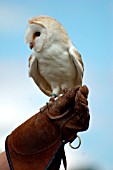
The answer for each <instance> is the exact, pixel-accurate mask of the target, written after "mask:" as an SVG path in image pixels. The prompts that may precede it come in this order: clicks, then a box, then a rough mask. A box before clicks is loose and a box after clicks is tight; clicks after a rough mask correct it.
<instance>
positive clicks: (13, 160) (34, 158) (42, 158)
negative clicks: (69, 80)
mask: <svg viewBox="0 0 113 170" xmlns="http://www.w3.org/2000/svg"><path fill="white" fill-rule="evenodd" d="M87 97H88V88H87V87H86V86H83V87H75V88H73V89H70V90H67V92H65V94H64V95H63V96H60V97H59V98H58V99H56V100H55V101H54V102H53V103H52V104H51V105H50V104H48V105H47V107H46V108H45V109H44V110H43V111H40V112H39V113H37V114H35V115H34V116H33V117H31V118H30V119H28V120H27V121H26V122H24V123H23V124H22V125H20V126H19V127H17V128H16V129H15V130H14V131H13V132H12V133H11V134H10V135H9V136H8V138H7V140H6V154H7V157H8V161H9V165H10V168H12V170H13V169H14V170H28V169H30V170H45V169H47V167H48V165H49V164H50V162H51V159H52V157H54V154H55V153H56V150H57V149H58V148H59V146H60V145H61V144H62V141H65V143H67V142H72V141H73V140H74V139H75V138H76V136H77V132H80V131H85V130H87V129H88V126H89V118H90V116H89V109H88V101H87ZM48 169H49V168H48ZM51 169H53V170H55V168H51ZM56 169H58V168H56Z"/></svg>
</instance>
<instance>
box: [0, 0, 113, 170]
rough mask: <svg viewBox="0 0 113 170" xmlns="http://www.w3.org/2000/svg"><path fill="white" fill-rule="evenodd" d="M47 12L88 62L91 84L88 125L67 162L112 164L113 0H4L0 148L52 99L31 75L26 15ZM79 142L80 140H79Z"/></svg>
mask: <svg viewBox="0 0 113 170" xmlns="http://www.w3.org/2000/svg"><path fill="white" fill-rule="evenodd" d="M36 15H49V16H52V17H54V18H56V19H57V20H58V21H60V22H61V23H62V24H63V26H64V27H65V29H66V30H67V32H68V34H69V36H70V38H71V40H72V42H73V43H74V45H75V47H76V48H77V49H78V51H79V52H80V53H81V55H82V58H83V61H84V65H85V72H84V80H83V84H86V85H87V86H88V87H89V90H90V94H89V99H88V100H89V108H90V114H91V121H90V127H89V130H88V131H87V132H83V133H79V135H80V136H81V139H82V146H81V147H80V149H78V150H77V151H72V150H71V149H70V148H69V147H68V146H66V153H67V158H68V164H69V167H70V166H71V165H73V166H75V167H77V166H80V165H81V164H82V165H84V166H85V165H87V164H92V165H95V166H98V168H97V170H99V167H100V169H101V170H112V169H113V163H112V162H113V146H112V141H113V95H112V93H113V0H57V1H53V0H32V1H27V0H24V1H22V0H16V1H14V0H10V1H8V0H0V148H1V149H2V150H3V149H4V140H5V137H6V136H7V135H8V134H10V133H11V131H12V130H13V129H14V128H15V127H17V126H18V125H19V124H20V123H22V122H23V121H25V120H26V119H27V118H29V117H30V116H32V115H33V114H34V113H36V112H38V110H39V108H40V107H41V106H42V105H44V104H45V103H46V102H47V101H48V97H46V96H45V95H44V94H43V93H42V92H41V91H40V90H39V89H38V87H36V85H35V84H34V82H33V81H32V80H31V79H30V78H29V77H28V73H27V71H28V58H29V55H30V54H31V51H30V49H29V48H28V46H26V44H25V42H24V34H25V30H26V26H27V20H28V19H29V18H31V17H33V16H36ZM75 143H76V141H75Z"/></svg>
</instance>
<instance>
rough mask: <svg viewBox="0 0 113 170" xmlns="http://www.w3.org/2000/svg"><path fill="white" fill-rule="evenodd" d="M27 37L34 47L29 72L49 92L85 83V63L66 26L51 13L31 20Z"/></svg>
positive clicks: (32, 47)
mask: <svg viewBox="0 0 113 170" xmlns="http://www.w3.org/2000/svg"><path fill="white" fill-rule="evenodd" d="M25 41H26V43H28V44H29V47H30V48H31V49H32V54H31V56H30V58H29V76H30V77H32V78H33V80H34V82H35V83H36V84H37V86H38V87H39V88H40V89H41V90H42V91H43V93H45V94H46V95H48V96H53V97H56V96H59V95H60V94H63V92H64V91H65V89H69V88H72V87H74V86H76V85H82V78H83V72H84V65H83V62H82V58H81V55H80V54H79V52H78V51H77V49H76V48H75V47H74V45H73V43H72V42H71V40H70V38H69V36H68V34H67V32H66V30H65V29H64V27H63V26H62V25H61V24H60V23H59V22H58V21H57V20H56V19H54V18H52V17H49V16H36V17H33V18H31V19H30V20H28V25H27V30H26V34H25Z"/></svg>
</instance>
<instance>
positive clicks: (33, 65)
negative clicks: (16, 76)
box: [29, 56, 52, 96]
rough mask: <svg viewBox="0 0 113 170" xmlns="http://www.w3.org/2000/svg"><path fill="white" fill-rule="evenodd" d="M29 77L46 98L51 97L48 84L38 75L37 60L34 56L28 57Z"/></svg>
mask: <svg viewBox="0 0 113 170" xmlns="http://www.w3.org/2000/svg"><path fill="white" fill-rule="evenodd" d="M29 77H32V78H33V80H34V82H35V83H36V84H37V86H38V87H39V88H40V89H41V90H42V92H43V93H45V94H46V95H47V96H51V94H52V89H51V86H50V85H49V83H48V82H47V81H46V80H45V79H44V77H43V76H42V75H41V74H40V71H39V68H38V60H37V58H36V57H35V56H30V58H29Z"/></svg>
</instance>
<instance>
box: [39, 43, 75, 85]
mask: <svg viewBox="0 0 113 170" xmlns="http://www.w3.org/2000/svg"><path fill="white" fill-rule="evenodd" d="M36 55H37V56H36V57H37V58H38V67H39V70H40V73H41V75H42V76H43V77H44V78H45V79H46V80H47V81H48V82H49V83H51V82H54V81H55V82H58V83H59V84H60V83H66V82H67V84H70V85H68V86H73V84H75V78H76V68H75V66H74V63H73V61H72V60H71V58H70V56H69V54H68V51H66V50H65V51H64V49H61V47H58V46H57V47H55V45H54V46H52V47H51V48H50V49H49V50H45V51H44V52H41V53H37V54H36ZM71 84H72V85H71Z"/></svg>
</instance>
